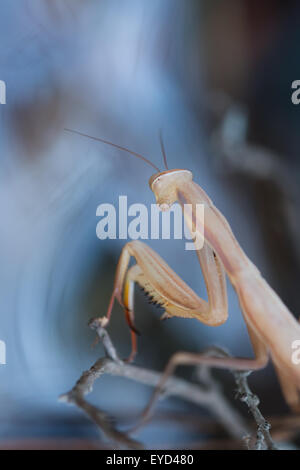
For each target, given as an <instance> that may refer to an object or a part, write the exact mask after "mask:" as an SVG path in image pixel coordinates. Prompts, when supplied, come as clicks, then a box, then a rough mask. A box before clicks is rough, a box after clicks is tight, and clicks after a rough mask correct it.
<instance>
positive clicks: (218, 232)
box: [66, 129, 300, 412]
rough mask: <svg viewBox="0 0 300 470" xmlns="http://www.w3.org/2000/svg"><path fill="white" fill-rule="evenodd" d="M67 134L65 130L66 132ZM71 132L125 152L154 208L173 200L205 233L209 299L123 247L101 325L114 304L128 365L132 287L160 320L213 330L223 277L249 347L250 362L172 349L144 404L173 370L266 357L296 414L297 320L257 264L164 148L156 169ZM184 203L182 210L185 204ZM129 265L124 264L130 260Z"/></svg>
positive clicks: (222, 302) (232, 365)
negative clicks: (145, 182)
mask: <svg viewBox="0 0 300 470" xmlns="http://www.w3.org/2000/svg"><path fill="white" fill-rule="evenodd" d="M66 130H68V131H71V130H70V129H66ZM71 132H75V133H77V134H79V135H82V136H85V137H89V138H92V139H94V140H98V141H100V142H104V143H106V144H109V145H112V146H114V147H117V148H119V149H121V150H124V151H126V152H128V153H130V154H132V155H134V156H136V157H138V158H141V159H142V160H144V161H145V162H146V163H148V164H149V165H151V166H152V167H154V169H155V170H156V173H155V174H154V175H152V176H151V178H150V180H149V186H150V189H151V190H152V192H153V193H154V196H155V199H156V203H157V204H158V205H159V207H160V208H161V210H169V209H170V208H171V206H172V205H173V204H174V203H175V202H178V203H179V204H180V205H181V206H182V208H183V207H184V206H185V208H186V207H189V208H190V209H189V210H184V217H185V220H186V222H187V225H188V227H189V228H190V230H191V231H193V232H194V233H196V234H197V233H198V234H199V236H202V235H203V234H204V243H203V247H202V248H201V249H197V250H196V254H197V257H198V260H199V264H200V268H201V270H202V273H203V277H204V281H205V284H206V289H207V296H208V301H205V300H204V299H202V298H200V297H199V296H198V295H197V294H196V293H195V292H194V291H193V290H192V289H191V288H190V287H189V286H188V285H187V284H186V283H185V282H184V281H183V280H182V279H181V278H180V277H179V276H178V275H177V274H176V273H175V272H174V271H173V270H172V269H171V268H170V267H169V266H168V264H167V263H166V262H165V261H164V260H163V259H162V258H161V257H160V256H159V255H158V254H157V253H156V252H155V251H154V250H152V249H151V248H150V247H149V246H147V245H146V244H145V243H144V242H141V241H139V240H135V241H130V242H128V243H127V244H126V245H125V246H124V247H123V249H122V253H121V255H120V258H119V262H118V265H117V269H116V274H115V281H114V286H113V292H112V295H111V299H110V302H109V306H108V310H107V314H106V315H105V316H104V317H102V319H101V321H102V326H103V327H107V325H108V323H109V320H110V318H111V313H112V309H113V305H114V301H115V299H117V300H118V302H119V303H120V305H121V306H122V307H123V308H124V311H125V315H126V318H127V321H128V324H129V326H130V328H131V337H132V353H131V355H130V358H129V360H133V358H134V355H135V353H136V349H137V347H136V334H137V330H136V328H135V326H134V286H135V284H138V285H139V286H140V287H141V288H142V289H143V290H145V292H146V293H147V294H148V295H150V296H151V299H152V300H153V302H155V303H158V304H159V305H161V306H162V307H163V308H164V310H165V313H164V317H167V318H170V317H184V318H196V319H197V320H199V321H200V322H202V323H204V324H206V325H209V326H219V325H221V324H223V323H224V322H225V321H226V320H227V317H228V302H227V292H226V275H227V276H228V278H229V280H230V282H231V284H232V285H233V287H234V289H235V291H236V293H237V296H238V299H239V304H240V308H241V311H242V314H243V317H244V320H245V323H246V326H247V329H248V332H249V337H250V341H251V343H252V346H253V352H254V358H235V357H219V356H218V357H217V356H216V357H211V356H207V355H205V354H202V355H201V354H196V353H187V352H178V353H175V355H173V356H172V357H171V359H170V360H169V362H168V364H167V366H166V368H165V372H164V374H163V376H162V380H161V382H160V384H159V385H158V388H157V389H156V392H155V394H154V396H153V398H152V401H151V403H152V404H153V402H154V401H155V400H156V398H157V396H158V393H159V391H160V390H162V388H163V385H164V384H165V382H166V380H167V379H168V377H169V376H170V375H171V374H172V373H173V372H174V370H175V368H176V367H177V366H179V365H201V364H203V365H206V366H210V367H217V368H223V369H230V370H237V371H246V370H249V371H253V370H258V369H262V368H263V367H265V366H266V365H267V363H268V361H269V358H271V359H272V361H273V364H274V366H275V369H276V371H277V375H278V378H279V381H280V384H281V388H282V392H283V395H284V397H285V399H286V401H287V403H288V404H289V405H290V407H291V408H292V409H293V410H295V411H296V412H300V395H299V391H300V364H297V363H295V361H292V352H293V349H292V348H293V344H294V343H295V342H299V340H300V323H299V322H297V320H296V319H295V318H294V317H293V315H292V314H291V312H290V311H289V310H288V308H287V307H286V306H285V304H284V303H283V302H282V300H281V299H280V298H279V296H278V295H277V294H276V293H275V292H274V290H273V289H272V288H271V287H270V286H269V284H268V283H267V282H266V281H265V280H264V279H263V277H262V275H261V273H260V272H259V270H258V269H257V267H256V266H255V265H254V264H253V263H252V262H251V261H250V260H249V258H248V257H247V256H246V254H245V252H244V251H243V250H242V248H241V247H240V245H239V243H238V241H237V240H236V238H235V237H234V234H233V232H232V230H231V228H230V225H229V223H228V222H227V220H226V219H225V217H224V216H223V215H222V214H221V212H220V211H219V210H218V209H217V208H216V207H215V205H214V204H213V202H212V200H211V199H210V198H209V197H208V195H207V194H206V193H205V191H204V190H203V189H202V188H201V187H200V186H199V185H198V184H197V183H195V182H194V181H193V174H192V172H191V171H189V170H186V169H171V170H170V169H168V166H167V160H166V155H165V149H164V145H163V141H162V138H161V148H162V153H163V157H164V162H165V166H166V170H164V171H161V170H160V169H159V168H158V167H156V166H155V165H154V164H153V163H152V162H151V161H150V160H148V159H146V158H145V157H143V156H142V155H140V154H137V153H135V152H132V151H131V150H128V149H127V148H125V147H121V146H119V145H116V144H113V143H112V142H109V141H106V140H103V139H100V138H98V137H97V138H96V137H91V136H88V135H86V134H83V133H80V132H77V131H71ZM197 204H204V214H205V218H204V222H203V220H200V221H199V220H197V212H196V210H195V207H196V205H197ZM187 205H188V206H187ZM131 258H134V259H135V261H136V264H134V265H133V266H131V267H129V263H130V259H131Z"/></svg>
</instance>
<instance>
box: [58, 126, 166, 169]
mask: <svg viewBox="0 0 300 470" xmlns="http://www.w3.org/2000/svg"><path fill="white" fill-rule="evenodd" d="M64 130H65V131H67V132H72V133H73V134H78V135H81V136H82V137H87V138H88V139H92V140H97V141H98V142H103V143H104V144H107V145H111V146H112V147H115V148H117V149H120V150H123V151H124V152H127V153H130V154H131V155H133V156H135V157H137V158H140V159H141V160H143V161H144V162H145V163H148V165H150V166H152V168H154V169H155V170H156V171H158V172H159V173H160V169H159V168H158V167H157V166H156V165H154V163H152V162H151V161H150V160H148V158H146V157H143V155H140V154H139V153H136V152H133V151H132V150H129V149H128V148H126V147H122V146H121V145H117V144H114V143H113V142H110V141H109V140H104V139H101V138H100V137H93V136H92V135H88V134H84V133H83V132H79V131H74V130H73V129H67V128H65V129H64Z"/></svg>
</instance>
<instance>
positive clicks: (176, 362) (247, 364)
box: [137, 324, 269, 427]
mask: <svg viewBox="0 0 300 470" xmlns="http://www.w3.org/2000/svg"><path fill="white" fill-rule="evenodd" d="M247 328H248V332H249V336H250V339H251V343H252V346H253V350H254V354H255V357H254V358H253V359H250V358H235V357H230V356H227V355H226V354H225V353H222V352H221V351H217V352H215V356H214V357H213V356H210V355H208V354H207V353H202V354H197V353H189V352H177V353H175V354H174V355H173V356H172V357H171V358H170V360H169V362H168V364H167V366H166V368H165V370H164V372H163V375H162V378H161V381H160V383H159V384H158V385H157V387H156V389H155V390H154V392H153V394H152V397H151V399H150V401H149V403H148V405H147V406H146V408H145V410H144V412H143V414H142V418H141V421H140V423H139V425H138V426H137V427H139V426H140V425H141V424H143V423H144V422H145V421H146V420H147V419H148V418H149V417H150V416H151V412H152V410H153V407H154V405H155V403H156V402H157V400H158V399H159V397H160V395H161V393H162V392H163V389H164V386H165V384H166V382H167V380H168V379H169V377H170V376H171V375H173V373H174V371H175V369H176V368H177V367H178V366H181V365H186V366H193V365H194V366H197V365H203V366H207V367H216V368H221V369H229V370H236V371H247V370H250V371H254V370H259V369H262V368H264V367H265V366H266V365H267V363H268V359H269V356H268V351H267V348H266V346H265V344H264V343H263V342H262V341H261V340H260V339H259V337H258V336H257V335H256V333H255V332H254V330H253V329H252V328H251V327H250V326H249V324H247Z"/></svg>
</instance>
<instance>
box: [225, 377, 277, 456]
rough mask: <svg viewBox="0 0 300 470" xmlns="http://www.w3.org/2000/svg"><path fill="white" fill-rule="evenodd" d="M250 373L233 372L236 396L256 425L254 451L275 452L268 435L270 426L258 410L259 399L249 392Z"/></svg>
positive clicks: (272, 442) (275, 448)
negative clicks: (245, 406) (248, 411)
mask: <svg viewBox="0 0 300 470" xmlns="http://www.w3.org/2000/svg"><path fill="white" fill-rule="evenodd" d="M250 373H251V372H250V371H248V372H234V373H233V375H234V378H235V381H236V384H237V395H238V397H239V399H240V400H241V401H242V402H243V403H246V405H247V406H248V408H249V410H250V412H251V413H252V415H253V418H254V419H255V422H256V424H257V436H256V442H255V445H254V448H255V450H262V449H267V450H277V447H276V446H275V444H274V441H273V439H272V437H271V434H270V429H271V425H270V423H269V422H268V421H267V420H266V419H265V418H264V417H263V415H262V414H261V411H260V409H259V408H258V405H259V403H260V402H259V398H258V396H257V395H254V394H253V393H252V392H251V390H250V387H249V384H248V380H247V377H248V376H249V374H250Z"/></svg>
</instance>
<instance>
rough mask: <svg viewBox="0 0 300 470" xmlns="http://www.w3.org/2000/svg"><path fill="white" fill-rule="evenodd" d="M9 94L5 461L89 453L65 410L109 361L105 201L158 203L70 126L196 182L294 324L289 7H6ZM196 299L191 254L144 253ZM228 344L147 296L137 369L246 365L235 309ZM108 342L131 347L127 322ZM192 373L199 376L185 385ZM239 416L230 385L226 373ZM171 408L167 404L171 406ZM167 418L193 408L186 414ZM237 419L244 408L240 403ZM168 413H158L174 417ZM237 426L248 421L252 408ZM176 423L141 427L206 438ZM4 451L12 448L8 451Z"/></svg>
mask: <svg viewBox="0 0 300 470" xmlns="http://www.w3.org/2000/svg"><path fill="white" fill-rule="evenodd" d="M0 11H1V14H0V79H1V80H4V81H5V82H6V86H7V104H5V105H1V106H0V139H1V140H0V142H1V143H0V145H1V172H0V211H1V217H2V224H1V231H0V252H1V256H0V259H1V265H0V279H1V282H0V299H1V303H0V305H1V314H0V339H2V340H4V341H5V342H6V344H7V365H6V366H0V403H1V406H0V438H1V440H2V443H3V444H2V445H3V446H4V447H5V445H7V444H6V443H8V442H10V443H12V442H14V441H16V440H20V441H22V439H32V440H35V439H41V438H42V439H45V440H47V439H53V440H57V441H60V439H63V438H64V439H66V438H69V439H71V438H76V439H79V440H80V439H90V438H94V437H96V436H97V431H96V430H95V427H94V425H93V424H91V423H89V422H88V420H87V419H86V418H85V417H83V416H82V414H80V412H79V411H78V410H76V409H75V408H69V407H66V406H65V405H63V404H61V403H58V401H57V399H58V396H59V395H60V394H61V393H63V392H65V391H67V390H69V389H70V388H71V386H72V385H73V384H74V382H75V381H76V380H77V379H78V377H79V376H80V374H81V372H82V371H83V370H85V369H87V368H89V367H90V366H91V364H92V363H93V362H94V361H95V360H96V359H97V358H98V357H99V356H101V355H102V349H101V345H98V346H97V347H96V348H94V349H92V348H91V344H92V342H93V340H94V334H93V333H92V332H91V331H90V330H89V328H88V326H87V323H88V321H89V319H90V318H91V317H94V316H98V315H103V314H105V312H106V309H107V305H108V301H109V297H110V294H111V290H112V286H113V279H114V271H115V268H116V263H117V260H118V256H119V254H120V252H121V249H122V247H123V246H124V241H123V240H106V241H100V240H98V239H97V237H96V224H97V218H96V208H97V206H98V205H99V204H100V203H102V202H107V203H112V204H117V201H118V197H119V195H127V196H128V202H129V203H134V202H140V203H145V204H151V203H153V202H154V197H153V194H152V193H151V191H150V189H149V187H148V179H149V177H150V176H151V169H150V168H149V167H147V166H146V165H144V164H143V162H141V161H139V160H137V159H134V158H132V157H131V156H129V155H126V154H123V153H121V152H119V151H117V150H116V149H113V148H110V147H107V146H104V145H102V144H100V143H97V142H93V141H90V140H87V139H84V138H82V137H79V136H76V135H72V134H69V133H66V132H65V131H64V127H68V128H73V129H77V130H79V131H82V132H86V133H88V134H91V135H95V136H99V137H102V138H105V139H109V140H111V141H113V142H115V143H117V144H120V145H124V146H128V147H129V148H131V149H133V150H135V151H136V152H139V153H142V154H144V155H146V156H147V157H148V158H150V159H151V160H152V161H153V162H154V163H155V164H156V165H158V166H162V163H161V160H162V157H161V152H160V146H159V139H158V133H159V129H163V133H164V140H165V146H166V151H167V155H168V160H169V165H170V167H173V168H187V169H190V170H191V171H192V172H193V174H194V179H195V181H196V182H197V183H198V184H200V185H201V186H202V187H203V188H204V189H205V191H206V192H207V193H208V194H209V196H210V197H211V198H212V199H213V200H214V202H215V204H216V206H217V207H218V208H219V209H220V210H221V211H222V212H223V213H224V215H225V216H226V217H227V219H228V221H229V222H230V224H231V226H232V228H233V231H234V233H235V235H236V237H237V239H238V240H239V242H240V243H241V245H242V247H243V248H244V249H245V251H246V253H247V254H248V255H249V257H250V258H251V259H252V260H253V261H254V262H255V263H256V265H257V266H258V268H259V269H260V270H261V271H262V273H263V275H264V276H265V277H266V279H267V280H268V281H269V282H270V283H271V285H272V286H273V287H274V288H275V289H276V290H277V292H278V293H279V294H280V295H281V297H282V298H283V300H284V301H285V302H286V304H287V305H288V306H289V308H290V309H292V310H293V312H294V313H295V315H296V316H299V310H300V308H299V307H300V305H299V304H300V301H299V295H298V290H299V287H298V285H299V269H300V257H299V244H298V236H297V235H298V233H299V231H298V225H299V210H298V207H299V179H300V177H299V158H298V153H299V140H300V137H299V131H298V129H299V124H300V108H298V107H297V106H295V105H293V104H292V102H291V83H292V81H293V80H296V79H299V78H300V70H299V68H300V67H299V64H300V61H299V48H298V47H297V44H298V39H299V34H300V33H299V28H298V25H297V21H296V18H297V13H299V4H297V2H295V1H291V0H290V1H286V2H284V3H283V2H279V1H272V2H271V1H269V0H267V1H265V2H259V1H251V2H250V0H227V1H226V2H222V1H217V0H209V1H208V0H201V1H199V0H189V1H188V2H183V1H181V0H153V1H151V2H149V1H146V0H122V1H120V0H98V1H96V0H87V1H83V0H72V1H71V0H41V1H39V2H35V1H33V0H22V1H19V0H16V1H15V2H10V1H8V0H2V2H1V6H0ZM149 245H150V246H152V247H153V248H154V249H155V250H157V251H158V252H159V253H160V254H161V255H162V256H163V257H164V258H165V259H166V260H167V261H168V263H169V264H170V265H171V267H172V268H173V269H175V270H176V271H177V272H178V273H179V274H180V275H181V276H182V277H183V278H184V279H185V280H186V281H187V282H188V283H189V284H190V285H191V287H193V288H194V289H195V290H196V291H197V292H198V293H199V294H200V295H201V296H203V297H206V292H205V286H204V283H203V280H202V276H201V272H200V268H199V266H198V264H197V260H196V256H195V255H194V253H193V252H187V251H185V250H184V243H183V242H182V241H174V240H173V241H172V240H171V241H166V240H159V241H151V240H150V241H149ZM228 289H229V305H230V307H229V313H230V315H229V320H228V322H227V323H226V324H224V325H223V326H221V327H218V328H210V327H207V326H204V325H201V324H200V323H199V322H197V321H196V320H181V319H172V320H169V321H167V322H164V323H161V322H160V321H159V313H158V311H157V310H156V309H155V307H153V308H152V307H151V306H149V305H148V304H147V303H146V302H145V300H144V297H143V296H142V295H141V294H140V293H139V292H138V289H137V293H136V297H137V302H136V316H137V319H136V323H137V326H138V328H139V330H140V331H141V333H142V336H141V337H140V338H139V355H138V357H137V359H136V362H137V364H139V365H143V366H145V367H149V368H153V369H160V370H161V369H162V368H163V366H164V365H165V364H166V362H167V360H168V358H169V357H170V355H171V354H172V353H173V352H175V351H177V350H179V349H183V350H189V351H201V350H203V349H204V348H205V347H208V346H210V345H212V344H216V345H219V346H223V347H226V348H228V349H229V350H230V351H231V352H232V353H233V354H235V355H248V354H251V348H250V344H249V340H248V337H247V332H246V328H245V325H244V322H243V320H242V316H241V313H240V310H239V306H238V301H237V298H236V295H235V293H234V291H233V289H232V288H231V286H230V285H228ZM109 332H110V333H111V336H112V338H113V340H114V342H115V345H116V346H117V347H118V350H119V352H120V354H121V355H123V356H126V355H127V354H128V352H129V348H130V337H129V332H128V328H127V325H126V323H125V320H124V315H123V312H122V309H121V308H120V307H118V306H116V307H115V309H114V313H113V320H112V323H111V325H110V327H109ZM182 373H183V374H189V371H182ZM216 375H217V377H218V378H219V380H220V381H221V382H222V383H223V385H224V387H225V393H226V394H227V395H228V398H229V399H230V400H232V401H233V403H234V383H233V381H232V377H231V376H230V375H229V374H227V373H224V372H222V373H218V372H217V373H216ZM251 385H252V386H253V389H254V390H255V392H256V393H257V394H258V395H259V397H260V398H261V402H262V405H261V406H262V410H263V412H264V413H266V414H267V415H269V414H280V413H284V412H286V408H285V404H284V402H283V399H282V396H281V392H280V389H279V386H278V384H277V379H276V377H275V374H274V373H273V369H272V367H271V366H270V367H268V369H267V370H266V371H263V372H258V373H257V374H255V375H254V376H253V377H252V378H251ZM149 395H150V390H149V389H148V388H146V387H142V386H138V385H136V384H135V383H131V382H129V381H126V380H125V379H118V378H113V377H103V378H101V380H99V382H98V383H97V385H96V387H95V391H94V393H93V395H92V396H91V400H92V401H93V403H95V404H98V405H99V406H100V407H101V408H102V409H105V410H106V411H107V412H109V413H110V414H112V415H113V416H116V417H119V418H121V417H123V418H124V419H125V418H126V417H128V416H130V415H131V413H133V414H138V412H139V411H141V410H142V408H143V406H144V405H145V404H146V402H147V399H148V397H149ZM161 406H162V405H161ZM164 406H165V408H166V409H172V410H173V409H178V410H179V411H181V412H182V413H184V414H188V413H193V414H194V415H195V413H198V415H199V420H200V419H201V416H202V414H203V415H205V413H206V411H205V410H201V409H193V408H192V407H191V406H189V405H187V404H185V403H181V402H179V401H176V400H169V401H168V402H167V403H165V405H164ZM235 406H237V407H239V405H238V403H235ZM162 407H163V406H162ZM241 413H245V414H246V415H247V411H246V410H244V409H243V407H241ZM189 433H191V432H190V431H189V432H187V431H186V430H182V429H181V428H180V423H179V424H178V427H177V428H176V427H173V426H172V427H170V426H168V425H167V424H165V425H164V426H163V425H161V424H159V423H158V424H155V422H154V423H153V424H152V425H150V426H148V427H147V428H145V429H144V430H143V432H142V433H141V435H140V436H139V438H141V439H142V440H143V441H144V442H146V443H147V445H149V446H158V445H159V446H163V445H164V444H165V445H167V444H168V445H175V446H176V445H178V442H180V443H181V445H182V442H188V441H189V439H192V438H195V436H194V435H192V434H191V435H190V434H189ZM0 445H1V441H0Z"/></svg>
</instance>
